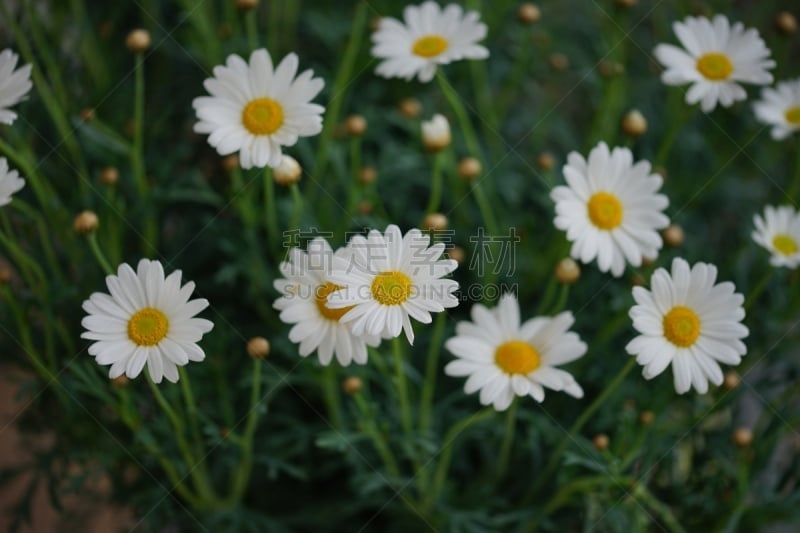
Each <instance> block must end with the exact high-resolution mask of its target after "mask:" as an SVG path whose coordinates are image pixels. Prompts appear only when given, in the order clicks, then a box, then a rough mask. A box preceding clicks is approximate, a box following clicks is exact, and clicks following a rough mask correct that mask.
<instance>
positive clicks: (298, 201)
mask: <svg viewBox="0 0 800 533" xmlns="http://www.w3.org/2000/svg"><path fill="white" fill-rule="evenodd" d="M289 189H290V190H291V191H292V201H293V202H294V207H293V209H292V218H291V219H290V220H289V229H290V230H295V229H298V227H299V225H300V216H301V215H302V214H303V195H302V194H301V193H300V187H298V185H297V184H296V183H292V184H291V185H289Z"/></svg>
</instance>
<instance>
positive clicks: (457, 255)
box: [447, 246, 467, 265]
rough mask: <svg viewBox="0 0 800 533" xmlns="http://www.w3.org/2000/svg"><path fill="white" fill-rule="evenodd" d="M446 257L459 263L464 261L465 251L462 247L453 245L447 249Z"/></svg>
mask: <svg viewBox="0 0 800 533" xmlns="http://www.w3.org/2000/svg"><path fill="white" fill-rule="evenodd" d="M447 257H448V258H449V259H452V260H453V261H455V262H456V263H458V264H459V265H460V264H461V263H463V262H464V259H466V258H467V253H466V252H465V251H464V249H463V248H462V247H460V246H453V247H452V248H450V249H449V250H447Z"/></svg>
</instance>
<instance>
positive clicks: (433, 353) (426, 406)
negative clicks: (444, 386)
mask: <svg viewBox="0 0 800 533" xmlns="http://www.w3.org/2000/svg"><path fill="white" fill-rule="evenodd" d="M446 323H447V314H446V313H439V314H438V315H436V319H435V323H434V325H433V333H432V335H431V343H430V346H429V347H428V357H427V358H426V360H425V381H424V382H423V383H422V393H421V395H420V400H419V404H420V405H419V409H420V411H419V428H420V430H422V431H427V430H428V428H429V427H430V425H431V415H432V412H433V393H434V391H435V389H436V375H437V373H438V370H439V354H440V353H441V351H442V337H444V326H445V324H446Z"/></svg>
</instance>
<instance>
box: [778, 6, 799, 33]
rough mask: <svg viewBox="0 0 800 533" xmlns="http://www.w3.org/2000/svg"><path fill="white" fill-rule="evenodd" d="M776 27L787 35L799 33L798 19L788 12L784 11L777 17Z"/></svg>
mask: <svg viewBox="0 0 800 533" xmlns="http://www.w3.org/2000/svg"><path fill="white" fill-rule="evenodd" d="M775 26H776V27H777V28H778V29H779V30H780V31H781V32H783V33H785V34H787V35H788V34H790V33H794V32H796V31H797V18H796V17H795V16H794V15H792V14H791V13H789V12H788V11H782V12H781V13H778V16H777V17H775Z"/></svg>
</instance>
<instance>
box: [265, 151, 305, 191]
mask: <svg viewBox="0 0 800 533" xmlns="http://www.w3.org/2000/svg"><path fill="white" fill-rule="evenodd" d="M302 174H303V169H301V168H300V163H298V162H297V160H296V159H295V158H294V157H292V156H290V155H286V154H284V155H282V156H281V162H280V163H279V164H278V166H277V167H275V168H274V169H272V178H273V179H274V180H275V183H277V184H278V185H291V184H293V183H297V182H298V181H300V176H301V175H302Z"/></svg>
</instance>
